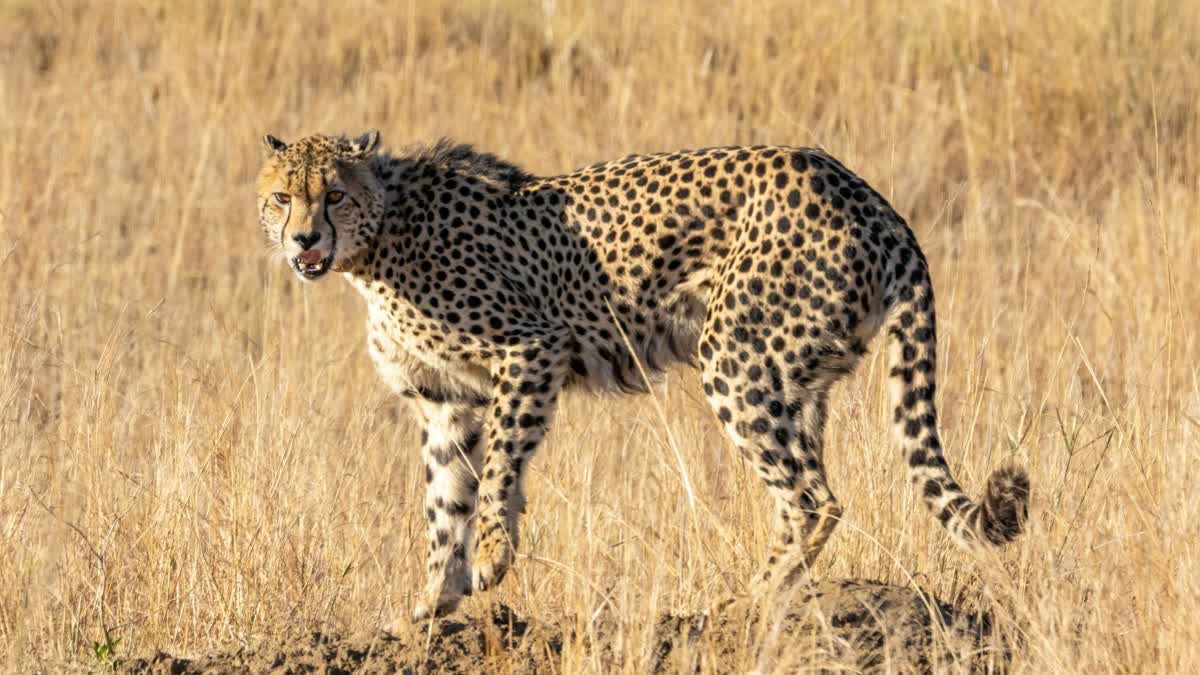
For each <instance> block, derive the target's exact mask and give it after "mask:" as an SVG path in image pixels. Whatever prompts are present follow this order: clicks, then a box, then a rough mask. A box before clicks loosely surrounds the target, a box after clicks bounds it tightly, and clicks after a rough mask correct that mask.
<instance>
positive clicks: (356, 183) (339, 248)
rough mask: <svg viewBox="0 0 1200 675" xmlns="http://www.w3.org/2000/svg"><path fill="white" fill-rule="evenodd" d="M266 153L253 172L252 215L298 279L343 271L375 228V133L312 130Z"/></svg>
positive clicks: (272, 144) (379, 190)
mask: <svg viewBox="0 0 1200 675" xmlns="http://www.w3.org/2000/svg"><path fill="white" fill-rule="evenodd" d="M263 143H265V144H266V146H267V148H268V149H269V150H270V151H271V154H270V156H269V157H268V158H267V160H266V162H265V163H264V164H263V167H262V170H261V171H260V172H259V174H258V183H257V184H258V220H259V223H260V224H261V225H262V227H263V231H264V232H265V233H266V235H267V239H268V240H269V241H270V242H271V243H272V244H277V245H278V246H279V250H280V251H281V252H282V253H283V256H284V258H285V259H286V260H287V263H288V266H289V267H291V268H292V271H294V272H295V273H296V274H297V275H299V276H300V278H301V279H304V280H306V281H313V280H316V279H319V278H321V277H322V276H324V275H325V274H326V273H327V272H329V271H330V270H337V271H341V270H344V269H345V268H346V266H347V263H348V262H349V261H350V260H352V259H354V257H355V256H357V255H358V254H359V253H361V252H362V251H363V250H364V249H366V247H367V246H368V245H369V244H370V242H371V241H372V240H373V239H374V237H375V235H376V234H377V232H378V228H379V220H380V215H381V214H382V211H383V196H384V188H383V185H382V183H381V181H380V180H379V178H378V176H377V175H376V172H375V161H374V160H375V157H376V151H377V150H378V148H379V132H378V131H370V132H368V133H365V134H363V135H362V136H359V137H358V138H354V139H350V138H347V137H345V136H322V135H315V136H309V137H307V138H303V139H300V140H298V141H296V142H294V143H285V142H283V141H281V140H279V139H278V138H276V137H274V136H272V135H270V134H267V135H266V136H264V137H263Z"/></svg>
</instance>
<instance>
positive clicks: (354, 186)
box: [257, 131, 1029, 620]
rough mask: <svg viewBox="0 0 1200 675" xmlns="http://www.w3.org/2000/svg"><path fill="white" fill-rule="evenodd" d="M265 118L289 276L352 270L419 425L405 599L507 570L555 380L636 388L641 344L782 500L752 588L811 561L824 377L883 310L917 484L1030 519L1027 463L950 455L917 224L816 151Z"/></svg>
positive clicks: (899, 413)
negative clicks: (533, 162)
mask: <svg viewBox="0 0 1200 675" xmlns="http://www.w3.org/2000/svg"><path fill="white" fill-rule="evenodd" d="M263 140H264V142H265V144H266V146H267V148H268V151H269V152H268V156H267V158H266V159H265V161H264V164H263V167H262V169H261V172H260V173H259V175H258V178H257V195H258V210H259V221H260V224H261V225H262V227H263V229H264V231H265V234H266V236H267V238H268V240H269V241H270V242H271V243H273V244H276V245H278V247H279V249H280V251H281V252H282V254H283V257H284V259H285V260H286V263H287V265H288V266H289V267H290V268H291V269H292V271H293V272H295V274H297V275H298V276H299V277H300V278H301V279H303V280H306V281H310V282H311V281H316V280H318V279H322V278H325V276H326V275H327V274H328V273H329V272H337V273H340V274H341V275H342V276H343V277H344V278H345V279H346V280H347V281H349V283H350V284H351V285H352V286H353V287H354V288H356V289H357V290H358V291H359V293H360V294H361V295H362V297H363V298H364V299H365V301H366V307H367V345H368V351H369V353H370V356H371V358H372V360H373V361H374V364H375V366H376V370H377V371H378V373H379V375H380V376H381V378H382V379H383V380H384V381H385V382H386V383H387V385H388V386H389V387H390V388H391V389H392V390H394V391H395V393H396V394H398V395H399V396H401V397H404V398H405V399H407V400H408V401H409V402H410V403H411V407H412V410H413V411H414V413H415V414H416V416H417V417H418V418H419V419H420V421H421V422H422V423H423V432H422V434H421V455H422V460H423V462H424V467H425V483H426V497H425V503H424V507H425V508H424V511H425V513H424V515H425V518H426V520H427V534H428V557H427V575H428V576H427V579H428V581H427V585H426V587H425V588H424V590H423V592H422V594H421V595H420V600H419V602H418V604H417V607H416V610H415V612H414V619H415V620H423V619H428V618H432V617H437V616H443V615H445V614H447V613H450V612H452V611H454V610H455V609H456V608H457V606H458V604H459V603H460V601H461V599H462V598H463V597H464V596H466V595H469V594H470V593H471V592H472V591H476V592H481V591H485V590H488V589H491V588H494V587H495V586H496V585H497V584H499V583H500V582H501V580H502V579H503V578H504V576H505V573H506V572H507V571H508V570H509V568H510V566H511V565H512V563H513V560H514V556H515V550H516V548H517V544H518V541H519V537H518V524H519V516H520V514H521V513H523V512H524V510H525V490H524V487H523V482H524V476H525V469H526V468H527V467H528V465H529V462H530V460H531V458H532V457H533V455H534V452H535V451H536V450H537V448H538V445H539V444H540V443H541V441H542V438H543V436H544V435H545V433H546V431H547V429H548V428H549V427H550V426H551V424H552V422H553V419H554V412H555V407H556V403H557V401H558V398H559V394H560V393H561V392H562V391H563V390H565V389H568V388H572V387H574V388H587V389H591V390H593V391H598V392H639V391H645V390H646V388H647V382H646V379H645V378H643V377H642V376H641V375H640V372H641V370H640V369H639V365H640V366H641V367H643V368H644V370H645V371H647V372H650V373H661V372H662V371H663V369H664V368H666V367H667V366H668V365H670V364H672V363H678V362H682V363H685V364H690V365H691V366H693V368H694V369H696V370H698V371H699V373H700V377H701V384H702V386H703V390H704V395H705V397H706V398H707V400H708V403H709V405H710V406H711V408H712V410H713V412H714V413H715V414H716V417H717V418H718V419H719V420H720V422H721V424H722V425H723V428H724V430H725V431H726V433H727V434H728V436H729V438H730V439H731V441H732V443H733V445H734V446H735V447H736V448H737V450H738V451H739V452H740V454H741V455H742V456H744V457H745V458H746V460H748V461H749V462H750V463H751V464H752V465H753V466H754V468H755V470H756V472H757V474H758V475H759V476H760V477H761V478H762V480H763V481H764V482H765V484H766V489H767V490H768V492H769V493H770V494H771V495H772V496H773V497H774V504H775V508H774V509H773V510H772V513H773V521H774V525H773V535H772V537H773V539H772V543H771V544H770V547H769V550H768V551H767V556H766V562H765V564H764V565H763V566H762V569H761V571H760V572H759V573H758V574H757V575H756V576H755V578H754V580H753V581H752V585H751V593H752V595H754V596H759V597H761V596H764V595H768V594H769V593H770V591H771V590H772V589H776V588H778V585H779V584H785V583H791V582H794V581H795V580H796V579H799V578H801V577H803V576H804V575H805V574H806V573H807V570H808V569H809V568H810V567H811V566H812V564H813V561H814V559H816V557H817V554H818V553H819V552H820V551H821V548H822V547H823V546H824V544H825V543H826V541H827V540H828V539H829V536H830V534H831V533H832V532H833V529H834V527H835V526H836V525H837V524H838V521H839V519H840V517H841V515H842V507H841V506H840V505H839V504H838V500H837V499H836V498H835V497H834V495H833V492H831V490H830V487H829V485H828V484H827V483H826V476H825V447H824V442H823V437H824V427H825V422H826V418H827V410H828V397H829V390H830V387H831V386H832V385H833V384H834V383H835V382H837V381H838V380H839V379H840V378H842V377H843V376H845V375H847V374H848V373H850V372H851V371H852V370H854V367H855V364H856V363H857V362H858V361H859V360H860V359H861V358H862V356H863V355H864V354H865V353H866V351H867V348H866V345H867V343H868V341H869V340H870V339H871V338H872V337H873V336H874V335H876V334H877V333H879V332H880V331H885V332H886V336H887V349H888V352H887V354H888V356H887V358H888V365H889V368H890V371H889V381H890V397H891V399H890V400H891V401H892V405H893V406H894V408H893V410H892V411H891V421H892V430H893V431H892V436H893V442H894V443H895V445H897V446H898V447H899V449H900V451H901V452H902V453H903V456H904V458H905V460H906V464H907V466H908V475H909V478H910V480H911V482H912V483H913V484H914V486H915V489H916V490H917V491H918V494H919V496H920V498H921V499H922V500H923V501H924V503H925V505H926V507H928V509H929V511H930V512H931V513H932V514H933V515H935V516H936V517H937V519H938V520H939V521H940V522H941V524H942V525H943V526H944V527H945V529H946V530H947V531H948V532H949V534H950V535H951V536H952V538H953V539H954V540H955V541H956V542H957V543H959V544H960V545H962V546H964V547H966V548H967V549H972V550H981V549H988V548H994V547H998V546H1001V545H1003V544H1005V543H1007V542H1009V541H1012V540H1013V539H1015V538H1016V537H1017V535H1018V534H1019V533H1020V532H1021V530H1022V528H1023V523H1024V521H1025V519H1026V514H1027V508H1028V502H1029V479H1028V476H1027V474H1026V472H1025V471H1024V469H1022V468H1020V467H1017V466H1005V467H1002V468H999V469H997V470H995V471H994V472H993V473H992V474H991V476H990V477H989V479H988V482H987V487H986V491H985V493H984V497H983V498H982V499H981V500H980V501H978V502H976V501H972V500H971V499H970V498H968V497H967V496H966V495H965V494H964V492H963V489H962V488H961V487H960V486H959V484H958V483H957V482H955V480H954V478H953V477H952V476H951V473H950V470H949V467H948V466H947V464H946V460H945V458H944V455H943V449H942V444H941V441H940V440H939V436H938V428H937V410H936V408H935V404H934V398H935V396H934V394H935V370H936V333H935V330H936V329H935V322H934V300H933V285H932V281H931V279H930V276H929V268H928V265H927V264H926V260H925V257H924V255H923V254H922V252H921V248H920V247H919V246H918V244H917V241H916V238H915V237H914V235H913V232H912V230H911V229H910V228H909V226H908V224H907V223H906V222H905V220H904V219H903V218H902V217H901V216H899V215H898V214H897V213H896V212H895V211H894V210H893V209H892V207H891V206H890V205H889V204H888V203H887V201H885V200H884V198H883V197H882V196H880V195H879V193H877V192H876V191H874V190H873V189H872V188H871V187H870V186H868V185H867V183H866V182H864V181H863V180H862V179H861V178H859V177H858V176H856V175H855V174H854V173H852V172H851V171H849V170H848V169H847V168H846V167H845V166H843V165H842V164H841V163H840V162H838V161H837V160H836V159H834V158H833V157H831V156H830V155H828V154H826V153H825V152H823V151H821V150H815V149H807V148H792V147H767V146H754V147H716V148H708V149H702V150H692V151H680V152H674V153H664V154H653V155H642V156H629V157H626V158H624V159H620V160H616V161H610V162H603V163H600V164H596V165H594V166H591V167H590V168H586V169H582V170H579V171H576V172H574V173H570V174H566V175H560V176H556V177H549V178H545V177H537V176H534V175H532V174H529V173H526V172H525V171H523V170H522V169H520V168H518V167H517V166H515V165H514V164H511V163H509V162H506V161H503V160H501V159H499V158H497V157H496V156H494V155H491V154H486V153H483V152H478V151H476V150H474V149H473V148H472V147H471V146H469V145H462V144H456V143H454V142H451V141H449V140H445V139H443V140H441V141H438V142H436V143H432V144H429V145H423V146H414V147H410V148H408V149H406V150H403V151H397V152H384V151H381V150H380V135H379V132H378V131H372V132H368V133H366V134H363V135H361V136H358V137H354V138H351V137H348V136H326V135H313V136H309V137H307V138H303V139H301V140H298V141H295V142H293V143H286V142H284V141H282V140H280V139H278V138H276V137H274V136H271V135H267V136H265V137H264V139H263ZM472 544H473V545H472Z"/></svg>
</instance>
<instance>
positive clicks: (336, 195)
mask: <svg viewBox="0 0 1200 675" xmlns="http://www.w3.org/2000/svg"><path fill="white" fill-rule="evenodd" d="M345 196H346V193H345V192H342V191H341V190H330V191H329V192H326V193H325V201H327V202H329V203H330V204H336V203H338V202H340V201H342V197H345Z"/></svg>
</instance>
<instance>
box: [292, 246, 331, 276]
mask: <svg viewBox="0 0 1200 675" xmlns="http://www.w3.org/2000/svg"><path fill="white" fill-rule="evenodd" d="M288 262H289V263H290V264H291V266H292V269H293V270H295V272H296V274H299V275H300V276H301V277H302V278H304V279H308V280H310V281H311V280H313V279H316V278H318V277H321V276H323V275H324V274H325V273H326V272H328V271H329V268H331V267H333V254H330V255H327V256H322V255H321V254H320V252H318V251H305V252H303V253H301V254H300V255H298V256H296V257H294V258H291V259H289V260H288Z"/></svg>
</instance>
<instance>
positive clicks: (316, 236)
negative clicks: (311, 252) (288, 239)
mask: <svg viewBox="0 0 1200 675" xmlns="http://www.w3.org/2000/svg"><path fill="white" fill-rule="evenodd" d="M292 240H293V241H295V242H296V243H297V244H300V248H303V249H304V250H305V251H307V250H308V249H310V248H312V247H313V246H314V245H316V243H317V242H318V241H321V233H320V232H297V233H296V234H293V235H292Z"/></svg>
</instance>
